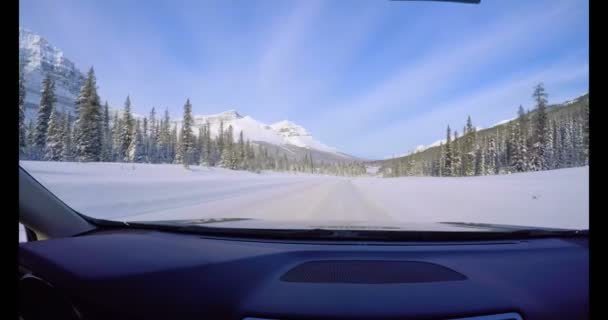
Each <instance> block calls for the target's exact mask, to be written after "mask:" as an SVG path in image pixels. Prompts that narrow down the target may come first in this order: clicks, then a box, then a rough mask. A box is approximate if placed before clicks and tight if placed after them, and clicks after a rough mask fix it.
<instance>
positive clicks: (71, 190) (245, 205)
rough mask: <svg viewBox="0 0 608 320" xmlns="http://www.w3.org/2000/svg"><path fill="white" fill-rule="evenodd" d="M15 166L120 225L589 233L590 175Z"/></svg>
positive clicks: (113, 165) (27, 163)
mask: <svg viewBox="0 0 608 320" xmlns="http://www.w3.org/2000/svg"><path fill="white" fill-rule="evenodd" d="M21 165H22V166H23V167H24V168H25V169H26V170H27V171H28V172H30V173H31V174H32V175H33V176H34V177H35V178H36V179H37V180H38V181H40V182H41V183H42V184H43V185H44V186H45V187H47V188H48V189H49V190H51V191H52V192H54V193H55V194H56V195H57V196H58V197H59V198H61V199H63V200H64V201H65V202H66V203H67V204H68V205H70V206H71V207H72V208H74V209H76V210H77V211H79V212H81V213H83V214H86V215H90V216H93V217H97V218H104V219H113V220H121V221H137V220H139V221H142V220H176V219H191V218H212V217H213V218H219V217H222V218H227V217H239V218H258V219H265V220H277V221H279V220H281V221H290V220H313V219H314V220H333V221H340V220H348V221H358V222H369V223H370V224H375V223H383V224H384V223H390V222H391V221H392V222H395V221H403V222H438V221H462V222H479V223H498V224H516V225H526V226H544V227H557V228H588V227H589V169H588V167H581V168H571V169H560V170H552V171H544V172H530V173H521V174H512V175H501V176H483V177H458V178H439V177H402V178H386V179H385V178H378V177H358V178H342V177H331V176H314V175H306V174H297V175H296V174H290V173H271V172H265V173H262V174H255V173H250V172H242V171H231V170H225V169H220V168H203V167H192V168H191V169H185V168H183V167H182V166H180V165H163V164H120V163H62V162H37V161H22V162H21Z"/></svg>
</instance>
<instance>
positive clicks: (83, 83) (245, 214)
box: [19, 0, 589, 231]
mask: <svg viewBox="0 0 608 320" xmlns="http://www.w3.org/2000/svg"><path fill="white" fill-rule="evenodd" d="M19 18H20V29H19V61H20V73H19V111H20V117H19V152H20V166H21V167H22V168H24V169H25V170H26V171H27V172H28V173H29V174H30V175H32V176H33V177H34V178H35V179H36V180H37V181H39V182H40V183H41V184H42V185H43V186H45V187H46V188H47V189H48V190H50V191H51V192H52V193H53V194H55V195H56V196H57V197H58V198H59V199H61V200H62V201H63V202H65V203H66V204H67V205H68V206H69V207H71V208H72V209H74V210H76V211H77V212H78V213H80V214H82V215H85V216H88V217H93V218H97V219H103V220H111V221H128V222H154V223H155V224H166V225H170V224H171V225H173V224H176V223H177V224H180V223H181V224H184V225H186V224H187V225H194V226H196V225H205V226H209V227H218V228H219V227H231V228H245V229H259V228H271V229H273V228H274V229H293V228H303V229H318V228H321V229H323V228H326V229H340V230H360V229H365V230H383V231H391V230H401V231H403V230H406V231H419V230H430V231H450V230H455V228H456V229H458V228H460V229H462V230H469V231H479V230H485V231H487V230H488V229H487V228H486V229H484V228H482V227H480V226H481V225H478V224H491V225H516V226H532V227H539V228H563V229H587V228H588V221H589V208H588V206H589V200H588V197H589V167H588V163H589V94H588V88H589V81H588V77H589V4H588V1H570V0H564V1H556V0H544V1H524V0H516V1H485V0H482V1H481V2H480V3H459V2H442V1H358V0H355V1H348V2H347V1H339V0H326V1H322V0H319V1H317V0H306V1H280V0H249V1H219V0H218V1H214V0H207V1H179V2H173V1H165V2H163V1H158V2H150V3H147V4H146V5H145V6H142V5H141V3H139V2H113V1H99V2H88V1H76V2H73V1H67V0H65V1H64V0H57V1H52V2H49V1H38V0H21V1H20V10H19ZM441 222H459V223H460V222H462V223H474V224H473V225H464V224H445V223H443V224H442V223H441ZM460 229H459V230H460ZM490 230H491V228H490Z"/></svg>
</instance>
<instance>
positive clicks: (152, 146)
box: [148, 107, 159, 163]
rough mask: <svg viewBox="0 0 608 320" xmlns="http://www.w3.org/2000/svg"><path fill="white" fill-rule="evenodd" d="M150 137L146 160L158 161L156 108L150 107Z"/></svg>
mask: <svg viewBox="0 0 608 320" xmlns="http://www.w3.org/2000/svg"><path fill="white" fill-rule="evenodd" d="M149 123H150V137H149V139H148V140H149V147H148V161H149V162H150V163H158V162H159V159H158V134H159V132H158V125H157V123H156V110H155V109H154V107H152V110H151V111H150V121H149Z"/></svg>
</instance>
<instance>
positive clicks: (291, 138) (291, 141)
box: [173, 110, 355, 162]
mask: <svg viewBox="0 0 608 320" xmlns="http://www.w3.org/2000/svg"><path fill="white" fill-rule="evenodd" d="M193 118H194V129H193V131H194V134H196V135H198V128H200V127H201V126H203V125H205V124H206V123H208V124H209V131H210V132H211V135H212V136H217V135H218V133H219V128H220V125H221V123H222V122H223V124H224V130H227V129H228V126H232V129H233V135H234V139H235V141H236V140H237V139H238V136H239V132H240V131H243V137H244V139H249V140H250V141H252V142H254V143H258V144H263V145H265V146H266V147H267V148H270V149H272V150H273V151H274V152H279V153H285V154H286V156H288V157H290V158H292V157H296V158H297V157H300V156H302V157H303V156H304V154H305V153H306V152H311V153H313V154H314V155H316V156H317V157H316V158H317V160H319V161H321V160H324V161H330V162H331V161H335V160H342V161H345V160H352V159H355V158H354V157H352V156H349V155H346V154H343V153H340V152H338V151H337V150H336V149H334V148H332V147H329V146H327V145H325V144H323V143H321V142H320V141H318V140H316V139H315V138H313V137H312V135H311V134H310V133H309V132H308V131H307V130H306V129H305V128H304V127H302V126H300V125H298V124H295V123H293V122H291V121H287V120H284V121H279V122H276V123H273V124H271V125H267V124H265V123H262V122H260V121H258V120H256V119H254V118H252V117H250V116H243V115H241V114H239V113H238V112H237V111H236V110H228V111H224V112H221V113H217V114H211V115H195V116H193ZM173 123H174V124H176V125H177V128H178V130H180V129H181V120H176V121H173Z"/></svg>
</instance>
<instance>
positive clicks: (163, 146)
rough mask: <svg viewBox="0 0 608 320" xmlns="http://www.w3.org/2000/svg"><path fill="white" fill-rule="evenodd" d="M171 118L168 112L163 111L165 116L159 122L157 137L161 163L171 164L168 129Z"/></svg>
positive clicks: (170, 138) (170, 139)
mask: <svg viewBox="0 0 608 320" xmlns="http://www.w3.org/2000/svg"><path fill="white" fill-rule="evenodd" d="M170 123H171V118H170V116H169V110H168V109H165V116H164V118H163V119H162V120H161V124H160V131H159V135H158V154H159V160H160V162H162V163H172V162H173V157H172V155H171V141H172V137H173V135H172V133H171V128H170Z"/></svg>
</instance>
